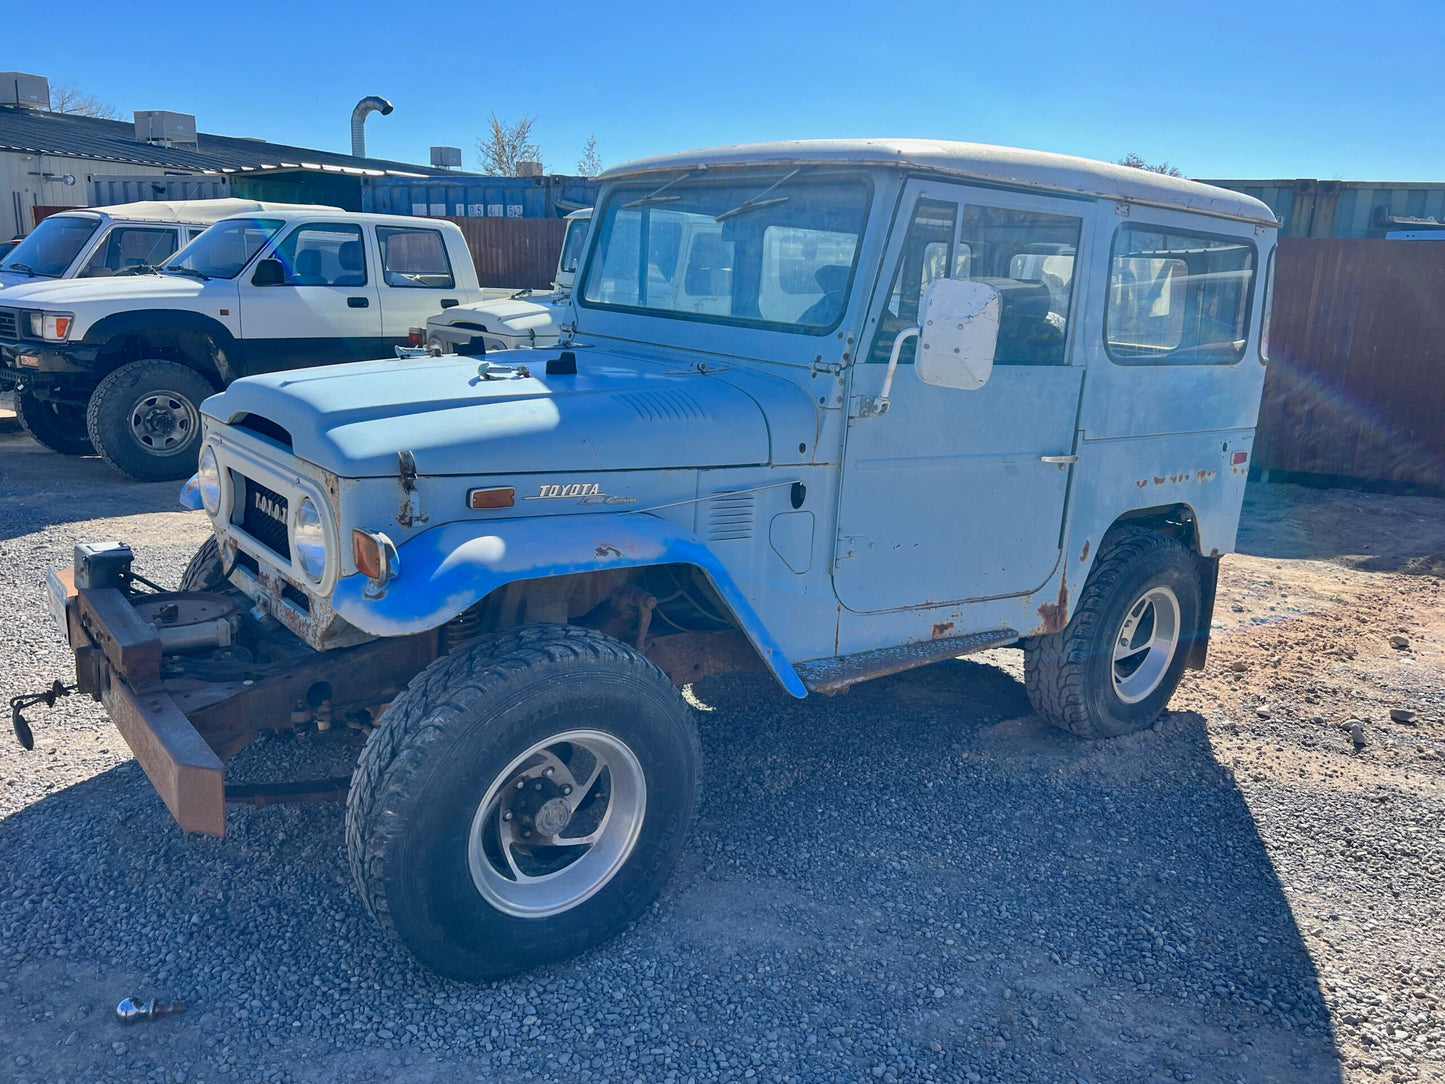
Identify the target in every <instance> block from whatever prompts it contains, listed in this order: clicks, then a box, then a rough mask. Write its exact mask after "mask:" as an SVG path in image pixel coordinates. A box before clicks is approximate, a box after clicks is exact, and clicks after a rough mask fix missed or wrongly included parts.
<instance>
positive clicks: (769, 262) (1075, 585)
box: [17, 141, 1276, 979]
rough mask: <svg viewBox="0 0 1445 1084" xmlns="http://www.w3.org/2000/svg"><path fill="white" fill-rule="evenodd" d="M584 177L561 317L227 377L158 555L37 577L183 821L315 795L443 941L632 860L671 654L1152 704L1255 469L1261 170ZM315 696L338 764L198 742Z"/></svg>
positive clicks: (633, 172) (801, 684) (647, 841)
mask: <svg viewBox="0 0 1445 1084" xmlns="http://www.w3.org/2000/svg"><path fill="white" fill-rule="evenodd" d="M604 181H605V185H604V188H603V191H602V194H601V199H600V202H599V204H598V207H597V211H596V217H595V219H594V223H593V229H592V232H591V236H590V238H589V242H588V252H587V256H586V259H585V262H584V265H583V268H582V270H581V272H580V273H579V277H578V281H577V285H576V288H575V291H574V295H573V296H574V302H575V324H574V325H573V326H571V327H569V328H567V329H565V335H564V339H563V342H562V344H561V345H560V346H559V347H558V348H554V349H552V350H545V351H543V350H534V351H513V352H509V353H503V354H491V355H488V356H486V357H485V358H466V357H456V356H444V357H426V358H411V359H405V360H382V361H373V362H366V363H361V364H353V365H344V366H339V367H328V368H320V369H312V370H300V371H290V372H284V373H277V374H273V375H268V376H257V377H252V378H246V379H242V380H238V381H237V382H236V383H234V384H232V385H231V386H230V387H229V388H228V389H227V390H226V391H225V392H223V393H222V394H220V395H217V396H214V397H213V398H211V399H208V400H206V402H205V405H204V408H203V414H204V424H205V439H204V443H203V446H202V451H201V456H200V472H199V474H198V475H197V477H196V479H194V480H193V482H192V483H191V485H190V486H189V487H188V489H187V491H186V494H185V495H186V497H187V499H190V500H192V501H193V502H194V506H195V507H204V508H205V510H206V512H207V513H208V514H209V516H210V517H211V519H212V521H213V523H214V525H215V537H214V538H213V539H212V540H211V541H210V542H208V543H207V544H206V546H205V547H203V549H202V550H201V552H200V553H199V554H197V556H196V558H195V560H194V561H193V562H192V564H191V567H190V568H189V569H188V570H187V572H186V576H185V581H184V583H183V584H182V588H183V592H182V593H162V594H152V593H147V591H146V590H144V589H143V588H142V587H141V586H140V585H139V584H137V582H136V581H135V578H134V577H133V576H132V575H131V573H130V568H129V556H128V551H127V550H125V549H124V547H121V546H118V545H116V544H101V545H91V546H83V547H78V548H77V564H76V566H75V567H74V568H73V569H68V570H63V571H60V572H58V573H56V574H55V575H54V576H53V577H52V585H51V587H52V595H53V608H54V609H55V611H56V613H57V616H58V617H59V618H60V620H61V622H62V623H63V626H64V628H65V630H66V634H67V635H68V637H69V642H70V644H71V645H72V647H73V649H74V651H75V656H76V669H77V682H78V685H79V688H80V690H81V691H83V692H88V693H91V694H93V695H95V696H96V697H98V698H100V699H102V700H103V701H104V702H105V704H106V706H107V708H108V710H109V712H110V714H111V716H112V718H113V719H114V720H115V722H116V724H117V726H118V727H119V729H120V730H121V732H122V734H123V735H124V736H125V737H126V739H127V741H128V742H129V744H130V746H131V748H132V750H134V752H135V754H136V758H137V759H138V760H139V761H140V763H141V765H142V766H143V767H144V768H145V770H146V772H147V773H148V774H149V775H150V777H151V779H152V781H153V782H154V783H155V785H156V787H157V789H158V790H159V791H160V793H161V795H162V797H163V798H164V799H165V801H166V803H167V804H168V806H169V807H170V809H171V811H172V813H173V814H174V815H175V817H176V818H177V820H178V821H179V822H180V824H181V825H182V826H183V827H184V828H187V829H190V830H194V831H201V832H209V833H212V834H216V835H219V834H222V833H223V832H224V828H225V803H226V801H228V800H231V801H248V800H249V801H258V802H259V801H273V800H277V799H278V798H287V797H292V798H296V797H317V796H320V795H321V794H323V793H325V792H326V791H327V790H328V789H329V790H330V791H331V792H332V793H333V794H334V795H335V796H337V797H340V796H345V797H346V801H347V846H348V849H349V852H350V856H351V866H352V871H353V873H354V874H355V878H356V881H357V884H358V886H359V888H360V891H361V894H362V896H363V898H364V900H365V902H366V906H367V907H368V909H369V910H370V911H371V913H372V915H374V916H375V918H376V920H377V921H378V922H379V923H380V924H381V925H382V926H383V927H384V928H385V929H386V930H387V931H388V932H390V933H392V934H394V935H395V936H396V937H398V938H399V939H400V940H401V941H402V942H403V943H404V944H405V945H406V947H407V948H408V949H409V950H410V951H411V952H412V953H413V954H414V955H415V956H416V958H417V959H418V960H420V961H421V962H422V963H424V964H425V965H426V966H428V967H430V968H433V969H435V970H437V971H439V972H442V973H444V974H447V975H453V976H458V977H462V978H469V979H480V978H485V977H490V976H495V975H500V974H503V973H506V972H510V971H514V970H517V969H520V968H525V967H529V966H532V965H534V964H538V963H540V962H543V961H546V960H553V959H557V958H560V957H565V956H569V955H571V954H573V953H576V952H579V951H581V950H583V949H585V948H587V947H588V946H590V945H593V944H595V943H597V942H599V941H601V940H603V939H605V938H607V937H609V936H610V935H612V934H613V933H615V932H616V931H617V930H619V929H620V928H621V927H622V926H623V925H624V924H625V923H627V922H628V921H629V920H630V919H632V918H634V917H635V916H637V915H638V914H639V913H640V912H641V910H642V909H643V907H644V906H645V905H646V904H647V903H648V902H649V901H650V900H651V899H652V898H653V897H654V896H655V894H656V893H657V892H658V890H659V888H660V886H661V885H662V883H663V881H664V880H665V879H666V877H667V876H668V873H669V871H670V869H671V868H672V865H673V862H674V860H675V858H676V856H677V854H678V851H679V849H680V848H681V846H682V844H683V839H684V836H685V835H686V833H687V830H688V825H689V822H690V820H691V819H692V815H693V810H694V808H695V806H696V802H697V779H698V774H697V773H698V756H699V754H698V739H697V735H696V732H695V730H694V725H693V721H692V718H691V713H690V711H689V709H688V707H687V705H686V703H685V701H684V700H683V697H682V695H681V694H680V692H679V689H678V687H679V686H681V685H684V684H685V683H687V682H690V681H693V680H694V679H697V678H700V677H703V676H705V675H708V674H714V673H718V672H722V671H735V670H760V671H763V672H765V673H769V674H771V675H772V676H773V677H774V678H775V679H776V680H777V683H778V684H779V685H780V686H781V687H782V689H783V690H785V691H786V692H787V693H788V694H790V695H792V696H798V697H801V696H805V695H807V694H808V693H809V692H819V693H825V694H831V693H836V692H839V691H841V690H844V689H846V688H848V687H849V686H850V685H851V684H853V683H855V682H859V681H864V680H867V679H868V678H873V677H878V676H880V675H885V674H892V673H896V672H898V671H901V670H904V669H907V668H909V667H914V666H919V665H922V664H925V663H929V662H932V661H935V660H940V659H947V658H951V657H954V656H957V655H960V654H963V653H966V652H970V651H975V650H979V649H983V648H988V647H995V646H1000V645H1017V646H1021V647H1022V648H1023V650H1024V657H1025V669H1026V684H1027V687H1028V693H1029V695H1030V697H1031V699H1032V701H1033V703H1034V705H1035V707H1036V708H1037V710H1038V712H1039V714H1040V715H1041V716H1042V717H1044V718H1046V719H1048V720H1049V721H1050V722H1052V723H1055V724H1057V725H1059V726H1061V727H1064V728H1066V729H1068V730H1071V731H1073V732H1074V733H1076V734H1079V735H1081V736H1084V737H1108V736H1111V735H1118V734H1124V733H1127V732H1129V731H1134V730H1137V729H1139V728H1141V727H1145V726H1148V725H1150V724H1151V723H1152V722H1153V721H1154V720H1155V719H1156V718H1157V717H1158V715H1159V714H1160V712H1161V711H1162V710H1163V708H1164V706H1165V704H1166V702H1167V701H1168V699H1169V697H1170V695H1171V694H1172V693H1173V691H1174V688H1175V686H1176V684H1177V682H1178V681H1179V678H1180V673H1181V671H1182V669H1183V668H1184V667H1186V666H1190V665H1192V666H1196V667H1197V666H1200V665H1202V663H1203V660H1204V651H1205V645H1206V640H1207V636H1208V632H1209V625H1210V614H1211V611H1212V606H1213V598H1214V584H1215V576H1216V569H1217V565H1218V558H1219V556H1220V554H1222V553H1225V552H1227V551H1229V550H1230V548H1231V547H1232V545H1233V544H1234V538H1235V529H1236V525H1237V522H1238V518H1239V511H1240V504H1241V499H1242V496H1243V492H1244V486H1245V477H1246V472H1247V471H1248V468H1249V454H1250V448H1251V442H1252V439H1253V435H1254V425H1255V417H1256V412H1257V408H1258V405H1259V397H1260V388H1261V385H1262V383H1263V380H1264V360H1265V342H1264V338H1263V335H1262V334H1261V329H1262V327H1263V326H1264V325H1265V324H1266V322H1267V321H1266V316H1265V314H1266V310H1267V307H1268V296H1267V295H1268V277H1269V275H1268V272H1269V268H1270V265H1271V259H1272V254H1273V249H1274V244H1275V232H1276V223H1275V220H1274V218H1273V217H1272V215H1271V214H1270V212H1269V210H1268V209H1267V208H1266V207H1265V206H1264V205H1263V204H1261V203H1259V202H1257V201H1256V200H1253V199H1250V198H1248V197H1246V196H1242V195H1238V194H1236V193H1233V192H1227V191H1223V190H1220V189H1216V188H1210V187H1207V186H1205V185H1200V184H1194V183H1191V182H1189V181H1184V180H1177V179H1172V178H1168V177H1160V176H1157V175H1154V174H1150V173H1146V172H1141V171H1139V170H1134V169H1127V168H1122V167H1119V166H1113V165H1106V164H1102V163H1097V162H1089V161H1083V160H1080V159H1076V158H1066V157H1061V156H1057V155H1051V154H1041V153H1035V152H1029V151H1019V150H1008V149H1001V148H993V147H983V146H975V145H969V144H959V143H938V142H928V141H828V142H799V143H778V144H767V145H759V146H746V147H728V148H723V149H720V150H713V151H704V152H697V153H689V154H678V155H671V156H667V157H663V158H655V159H649V160H646V161H641V162H634V163H632V164H630V165H627V166H623V167H620V168H617V169H614V170H612V171H611V172H610V173H608V174H607V175H606V176H605V177H604ZM54 694H55V691H54V690H52V692H51V693H50V694H47V695H49V696H50V698H51V700H53V697H54ZM348 724H349V725H352V726H359V727H368V728H373V729H372V730H371V733H370V737H369V738H368V740H367V743H366V746H365V749H364V751H363V752H362V754H361V757H360V762H359V764H358V765H357V767H356V770H355V773H354V775H353V776H352V777H351V779H350V780H349V781H348V780H345V779H341V780H339V781H333V782H332V783H331V784H329V785H319V784H316V785H295V784H279V785H273V786H270V787H257V786H251V787H237V786H232V787H230V788H227V787H226V785H225V783H224V778H223V767H222V762H223V761H224V760H225V759H226V758H227V757H229V756H230V755H232V754H233V753H235V752H236V751H237V750H238V749H240V748H241V747H243V746H244V745H246V744H247V743H248V742H249V741H251V740H252V739H253V738H254V737H255V736H256V735H257V734H258V733H259V732H261V731H266V730H285V729H289V728H296V727H300V728H316V729H319V730H325V729H329V728H331V727H334V726H344V725H348ZM22 728H23V724H22V723H20V722H19V721H18V716H17V729H22Z"/></svg>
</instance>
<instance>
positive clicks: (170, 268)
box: [161, 263, 211, 282]
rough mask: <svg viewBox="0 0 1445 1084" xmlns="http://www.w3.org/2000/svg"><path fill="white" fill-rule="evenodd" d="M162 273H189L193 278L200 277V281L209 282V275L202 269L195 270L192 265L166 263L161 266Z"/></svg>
mask: <svg viewBox="0 0 1445 1084" xmlns="http://www.w3.org/2000/svg"><path fill="white" fill-rule="evenodd" d="M161 272H162V273H163V274H171V275H189V276H190V277H191V278H193V279H200V280H201V281H202V282H210V281H211V276H210V275H208V274H206V273H205V272H204V271H197V270H196V269H195V268H194V267H182V266H181V265H180V264H178V263H173V264H167V265H166V266H165V267H162V268H161Z"/></svg>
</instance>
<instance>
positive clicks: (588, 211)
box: [566, 207, 592, 222]
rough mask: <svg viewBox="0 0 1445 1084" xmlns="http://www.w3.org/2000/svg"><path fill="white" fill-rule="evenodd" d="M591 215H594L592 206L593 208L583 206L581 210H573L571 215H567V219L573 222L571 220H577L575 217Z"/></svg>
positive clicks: (588, 216) (589, 216)
mask: <svg viewBox="0 0 1445 1084" xmlns="http://www.w3.org/2000/svg"><path fill="white" fill-rule="evenodd" d="M591 217H592V208H591V207H583V208H582V209H581V210H579V211H573V212H572V213H571V214H570V215H567V216H566V219H567V221H568V222H571V221H573V220H575V219H579V218H591Z"/></svg>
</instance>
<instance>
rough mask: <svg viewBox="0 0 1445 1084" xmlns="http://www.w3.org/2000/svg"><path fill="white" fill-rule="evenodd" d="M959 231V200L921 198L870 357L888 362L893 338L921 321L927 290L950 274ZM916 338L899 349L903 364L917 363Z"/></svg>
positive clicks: (890, 287) (889, 291)
mask: <svg viewBox="0 0 1445 1084" xmlns="http://www.w3.org/2000/svg"><path fill="white" fill-rule="evenodd" d="M957 232H958V204H956V203H946V202H944V201H942V200H934V199H920V200H919V201H918V203H917V204H915V205H914V208H913V220H912V221H911V222H909V224H908V233H907V234H905V235H904V238H903V247H902V249H901V250H900V251H899V253H898V263H897V265H896V266H895V267H894V269H893V278H892V280H891V284H890V286H889V288H888V303H887V306H886V307H885V308H884V310H883V314H882V315H881V316H880V317H879V319H878V333H877V334H876V335H875V336H874V337H873V350H872V352H871V353H870V354H869V355H868V360H869V361H874V362H886V361H887V360H888V359H889V357H890V356H891V355H892V352H893V340H894V339H896V338H897V337H898V333H899V332H900V331H902V330H903V329H904V328H909V327H914V326H915V325H916V324H917V323H918V303H919V301H921V300H922V298H923V291H924V290H926V289H928V286H929V283H931V282H933V281H934V280H935V279H941V278H946V277H948V273H949V269H950V267H952V265H953V260H952V258H951V253H952V251H953V244H954V235H955V234H956V233H957ZM916 342H917V340H916V339H909V340H908V341H907V342H905V343H904V344H903V349H902V350H900V351H899V353H898V361H899V364H901V365H912V364H913V352H914V350H915V344H916Z"/></svg>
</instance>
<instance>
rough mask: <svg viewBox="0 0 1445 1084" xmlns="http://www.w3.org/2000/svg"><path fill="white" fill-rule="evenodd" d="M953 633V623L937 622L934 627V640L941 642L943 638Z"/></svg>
mask: <svg viewBox="0 0 1445 1084" xmlns="http://www.w3.org/2000/svg"><path fill="white" fill-rule="evenodd" d="M952 631H953V622H952V621H937V622H935V623H934V625H933V638H934V639H935V640H941V639H942V638H943V637H945V636H947V635H948V634H949V633H950V632H952Z"/></svg>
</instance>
